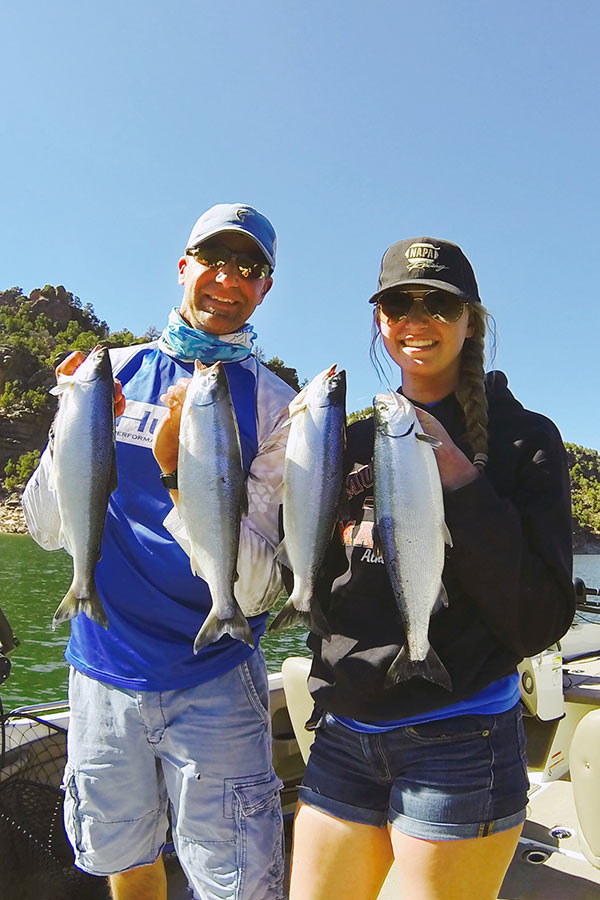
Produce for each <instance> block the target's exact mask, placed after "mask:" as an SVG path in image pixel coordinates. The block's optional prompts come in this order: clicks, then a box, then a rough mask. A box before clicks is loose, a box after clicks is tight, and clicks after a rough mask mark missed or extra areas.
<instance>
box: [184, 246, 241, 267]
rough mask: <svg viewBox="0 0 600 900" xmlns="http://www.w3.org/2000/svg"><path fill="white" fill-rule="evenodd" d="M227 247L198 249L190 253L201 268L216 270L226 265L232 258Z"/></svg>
mask: <svg viewBox="0 0 600 900" xmlns="http://www.w3.org/2000/svg"><path fill="white" fill-rule="evenodd" d="M232 255H233V254H232V252H231V250H229V248H228V247H198V249H197V250H194V251H193V252H192V256H193V257H194V258H195V259H197V260H198V262H199V263H200V265H201V266H207V267H208V268H209V269H218V268H220V267H221V266H224V265H226V264H227V263H228V262H229V260H230V259H231V257H232Z"/></svg>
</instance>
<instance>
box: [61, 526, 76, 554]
mask: <svg viewBox="0 0 600 900" xmlns="http://www.w3.org/2000/svg"><path fill="white" fill-rule="evenodd" d="M58 541H59V543H60V545H61V547H62V548H63V549H64V550H66V551H67V553H68V554H69V556H73V552H72V550H71V547H70V546H69V539H68V538H67V536H66V534H65V533H64V531H63V530H62V528H61V530H60V532H59V535H58Z"/></svg>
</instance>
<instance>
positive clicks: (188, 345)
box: [158, 307, 257, 363]
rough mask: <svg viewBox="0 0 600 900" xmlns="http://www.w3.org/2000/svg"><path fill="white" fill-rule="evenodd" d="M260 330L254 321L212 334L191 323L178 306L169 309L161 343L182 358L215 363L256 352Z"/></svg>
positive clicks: (183, 359)
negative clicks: (226, 331)
mask: <svg viewBox="0 0 600 900" xmlns="http://www.w3.org/2000/svg"><path fill="white" fill-rule="evenodd" d="M256 338H257V334H256V332H255V330H254V328H253V327H252V325H248V324H247V323H246V325H243V326H242V327H241V328H240V329H238V330H237V331H234V332H232V333H231V334H209V333H208V332H207V331H201V330H200V329H199V328H192V327H191V326H190V325H188V324H187V322H186V321H185V319H184V318H183V317H182V316H181V313H180V312H179V310H178V309H177V307H174V308H173V309H172V310H171V312H170V313H169V319H168V323H167V327H166V328H165V330H164V331H163V333H162V334H161V336H160V338H159V341H158V346H159V349H160V350H162V351H163V353H166V354H167V355H168V356H173V357H175V358H176V359H178V360H179V361H180V362H193V361H194V360H195V359H199V360H200V362H202V363H215V362H217V361H218V360H221V361H222V362H230V361H236V362H240V361H241V360H242V359H247V358H248V357H249V356H250V355H251V353H252V345H253V344H254V341H255V340H256Z"/></svg>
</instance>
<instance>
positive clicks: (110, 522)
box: [65, 345, 267, 690]
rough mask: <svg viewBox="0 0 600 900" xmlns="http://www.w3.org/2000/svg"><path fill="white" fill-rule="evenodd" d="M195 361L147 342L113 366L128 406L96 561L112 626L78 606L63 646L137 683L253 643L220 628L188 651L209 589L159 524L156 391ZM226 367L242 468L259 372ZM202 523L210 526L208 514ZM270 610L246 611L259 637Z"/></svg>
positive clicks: (223, 658) (100, 675)
mask: <svg viewBox="0 0 600 900" xmlns="http://www.w3.org/2000/svg"><path fill="white" fill-rule="evenodd" d="M192 370H193V364H192V363H181V362H179V361H178V360H176V359H173V358H171V357H170V356H167V355H166V354H164V353H163V352H162V351H161V350H159V349H158V348H157V347H156V346H153V345H149V346H145V347H142V348H140V350H138V351H137V352H135V351H134V353H133V354H132V356H131V358H130V359H129V361H127V362H126V363H125V365H124V366H123V368H121V369H120V370H119V371H118V377H119V380H120V381H121V383H122V385H123V388H124V393H125V395H126V397H127V409H126V411H125V414H124V415H123V416H121V417H120V419H118V421H117V472H118V487H117V489H116V491H115V492H114V493H113V494H112V496H111V498H110V502H109V505H108V513H107V517H106V526H105V529H104V537H103V541H102V558H101V559H100V561H99V563H98V565H97V567H96V585H97V588H98V593H99V595H100V598H101V600H102V603H103V604H104V607H105V609H106V612H107V615H108V617H109V620H110V628H109V629H107V630H105V629H103V628H102V627H100V626H99V625H97V624H96V623H95V622H92V621H91V620H90V619H88V618H87V616H85V615H79V616H77V617H76V618H75V619H74V620H73V621H72V623H71V639H70V641H69V644H68V646H67V650H66V653H65V656H66V658H67V660H68V662H69V663H71V665H73V666H74V667H75V668H76V669H78V670H79V671H80V672H83V673H85V674H86V675H89V676H91V677H93V678H97V679H99V680H100V681H105V682H108V683H110V684H114V685H118V686H121V687H125V688H130V689H133V690H174V689H177V688H184V687H190V686H192V685H195V684H199V683H201V682H203V681H208V680H210V679H211V678H215V677H216V676H218V675H220V674H222V673H223V672H226V671H228V670H229V669H231V668H233V667H234V666H237V665H239V663H241V662H243V661H244V660H245V659H247V658H248V656H249V655H250V654H251V653H252V650H251V649H250V648H249V647H248V646H247V645H246V644H244V643H242V642H241V641H236V640H233V639H232V638H230V637H229V636H225V637H223V638H221V639H220V640H219V641H218V642H216V643H214V644H209V645H208V646H207V647H204V648H202V650H201V651H200V652H199V653H198V654H197V655H195V654H194V652H193V643H194V637H195V636H196V633H197V632H198V630H199V628H200V627H201V625H202V623H203V622H204V619H205V618H206V616H207V614H208V612H209V610H210V607H211V598H210V594H209V590H208V586H207V584H206V582H205V581H203V580H202V579H201V578H198V577H196V576H195V575H193V574H192V571H191V569H190V561H189V558H188V556H187V555H186V553H185V552H184V551H183V550H182V549H181V547H180V546H179V545H178V544H177V542H176V541H175V540H174V539H173V537H172V536H171V535H170V534H169V532H168V531H167V530H166V529H165V527H164V525H163V521H164V519H165V517H166V515H167V513H168V512H169V511H170V510H171V509H172V501H171V498H170V495H169V492H168V491H167V490H166V489H165V488H164V487H163V486H162V484H161V482H160V480H159V474H160V469H159V467H158V464H157V462H156V460H155V459H154V456H153V454H152V449H151V447H152V435H153V433H154V431H155V429H156V426H157V425H158V423H159V421H160V420H161V418H162V417H163V416H164V415H165V412H166V409H165V407H164V406H163V405H162V404H161V403H160V395H161V394H163V393H165V391H166V390H167V388H168V387H169V385H172V384H174V383H175V382H176V381H177V380H178V379H179V378H181V377H185V376H188V377H189V376H190V375H191V373H192ZM225 370H226V372H227V378H228V380H229V386H230V390H231V396H232V400H233V405H234V408H235V412H236V415H237V420H238V426H239V432H240V440H241V446H242V455H243V463H244V469H245V471H246V474H247V473H248V470H249V468H250V465H251V463H252V460H253V458H254V457H255V456H256V453H257V449H258V442H257V426H256V405H255V390H256V377H255V374H254V370H253V369H252V366H251V365H248V361H247V360H244V361H242V362H229V363H225ZM199 515H202V511H201V510H199ZM206 526H207V528H210V522H208V521H207V523H206ZM266 618H267V615H266V613H264V614H262V615H259V616H254V617H251V618H249V619H248V622H249V625H250V627H251V629H252V632H253V635H254V641H255V645H257V644H258V641H259V639H260V637H261V635H262V634H263V632H264V629H265V621H266Z"/></svg>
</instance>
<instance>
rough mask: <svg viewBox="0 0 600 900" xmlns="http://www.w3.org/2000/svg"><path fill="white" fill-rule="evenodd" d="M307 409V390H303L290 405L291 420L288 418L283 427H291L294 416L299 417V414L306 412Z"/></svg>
mask: <svg viewBox="0 0 600 900" xmlns="http://www.w3.org/2000/svg"><path fill="white" fill-rule="evenodd" d="M306 407H307V403H306V390H305V389H303V390H301V391H300V393H299V394H296V396H295V397H294V399H293V400H292V401H291V402H290V403H288V413H289V418H287V419H286V420H285V422H283V425H289V424H290V422H291V421H292V419H293V418H294V416H297V415H298V413H301V412H304V410H305V409H306Z"/></svg>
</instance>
